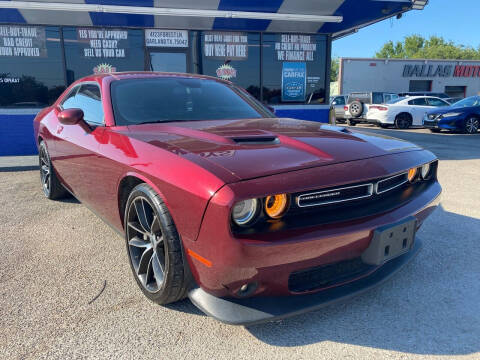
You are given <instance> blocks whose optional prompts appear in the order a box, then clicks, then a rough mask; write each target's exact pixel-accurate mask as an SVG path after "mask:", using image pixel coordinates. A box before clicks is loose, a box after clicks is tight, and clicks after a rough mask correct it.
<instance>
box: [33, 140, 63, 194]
mask: <svg viewBox="0 0 480 360" xmlns="http://www.w3.org/2000/svg"><path fill="white" fill-rule="evenodd" d="M38 165H39V167H40V182H41V184H42V190H43V193H44V194H45V196H46V197H47V198H48V199H51V200H54V199H61V198H63V197H65V196H67V195H68V192H67V190H65V188H64V187H63V185H62V184H61V183H60V180H58V178H57V175H56V173H55V169H54V168H53V166H52V162H51V160H50V155H49V154H48V149H47V145H46V144H45V143H44V142H43V141H41V142H40V143H39V144H38Z"/></svg>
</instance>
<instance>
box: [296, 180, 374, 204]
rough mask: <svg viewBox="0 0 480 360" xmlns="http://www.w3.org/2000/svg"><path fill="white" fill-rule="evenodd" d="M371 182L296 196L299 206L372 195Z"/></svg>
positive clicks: (336, 201) (330, 202)
mask: <svg viewBox="0 0 480 360" xmlns="http://www.w3.org/2000/svg"><path fill="white" fill-rule="evenodd" d="M372 194H373V184H361V185H355V186H347V187H339V188H334V189H330V190H323V191H317V192H311V193H307V194H302V195H300V196H298V197H297V205H298V206H299V207H307V206H318V205H325V204H334V203H338V202H343V201H351V200H357V199H362V198H366V197H369V196H372Z"/></svg>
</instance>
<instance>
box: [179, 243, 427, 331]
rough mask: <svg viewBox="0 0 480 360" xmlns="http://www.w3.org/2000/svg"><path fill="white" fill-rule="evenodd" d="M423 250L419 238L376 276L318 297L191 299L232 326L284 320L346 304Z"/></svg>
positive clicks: (199, 294) (199, 293)
mask: <svg viewBox="0 0 480 360" xmlns="http://www.w3.org/2000/svg"><path fill="white" fill-rule="evenodd" d="M421 248H422V242H421V240H420V239H419V238H416V239H415V242H414V245H413V247H412V249H411V250H410V251H409V252H407V253H406V254H404V255H401V256H399V257H397V258H394V259H392V260H390V261H388V262H386V263H385V264H384V265H382V266H381V267H380V268H378V270H376V271H375V272H374V273H373V274H371V275H369V276H367V277H364V278H362V279H360V280H356V281H353V282H350V283H348V284H345V285H342V286H337V287H333V288H331V289H327V290H323V291H320V292H318V293H315V294H309V295H292V296H275V297H262V296H259V297H251V298H246V299H236V298H220V297H215V296H213V295H210V294H209V293H207V292H205V291H204V290H202V289H201V288H195V289H192V290H191V291H190V292H189V293H188V297H189V298H190V300H191V301H192V303H193V304H194V305H195V306H196V307H198V308H199V309H200V310H202V311H203V312H204V313H205V314H207V315H209V316H211V317H213V318H215V319H217V320H219V321H221V322H224V323H227V324H231V325H254V324H259V323H264V322H268V321H274V320H279V319H284V318H287V317H290V316H295V315H299V314H302V313H306V312H309V311H313V310H317V309H319V308H321V307H324V306H327V305H330V304H333V303H336V302H340V301H344V300H346V299H348V298H350V297H352V296H355V295H358V294H360V293H362V292H364V291H367V290H369V289H371V288H373V287H374V286H377V285H380V284H381V283H382V282H384V281H385V280H387V279H389V278H390V277H391V276H392V275H394V274H395V273H396V272H398V271H399V270H400V269H402V268H403V266H404V265H406V264H407V263H408V262H409V261H410V260H412V259H413V258H414V257H415V255H417V254H418V252H419V251H420V249H421Z"/></svg>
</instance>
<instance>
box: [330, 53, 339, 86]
mask: <svg viewBox="0 0 480 360" xmlns="http://www.w3.org/2000/svg"><path fill="white" fill-rule="evenodd" d="M338 67H339V60H338V58H332V66H331V69H330V81H331V82H335V81H337V80H338Z"/></svg>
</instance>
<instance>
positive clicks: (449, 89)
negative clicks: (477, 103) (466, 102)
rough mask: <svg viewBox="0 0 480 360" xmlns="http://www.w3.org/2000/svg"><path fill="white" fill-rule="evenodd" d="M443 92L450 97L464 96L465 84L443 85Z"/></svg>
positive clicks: (465, 91)
mask: <svg viewBox="0 0 480 360" xmlns="http://www.w3.org/2000/svg"><path fill="white" fill-rule="evenodd" d="M445 94H447V95H448V96H450V97H452V98H464V97H465V96H466V94H467V87H466V86H445Z"/></svg>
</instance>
